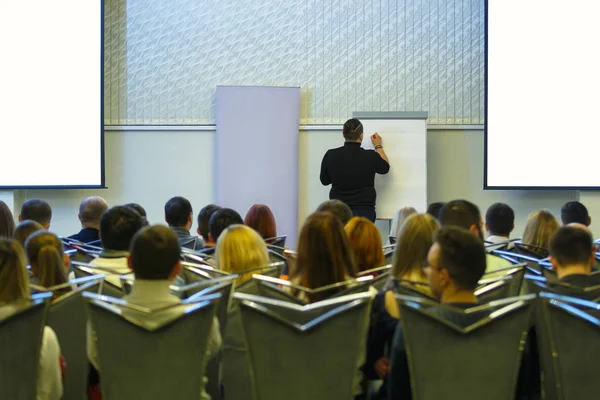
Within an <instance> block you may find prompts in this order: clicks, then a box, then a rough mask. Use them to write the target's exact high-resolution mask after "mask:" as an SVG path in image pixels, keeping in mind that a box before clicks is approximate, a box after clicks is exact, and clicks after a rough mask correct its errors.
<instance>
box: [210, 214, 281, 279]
mask: <svg viewBox="0 0 600 400" xmlns="http://www.w3.org/2000/svg"><path fill="white" fill-rule="evenodd" d="M215 258H216V260H217V265H218V267H219V269H220V270H222V271H225V272H229V273H232V274H237V273H239V272H240V271H244V270H248V269H252V268H257V267H262V266H265V265H267V264H269V251H268V250H267V245H266V244H265V241H264V240H263V238H262V237H261V236H260V235H259V234H258V233H257V232H256V231H255V230H254V229H252V228H250V227H248V226H245V225H237V224H236V225H231V226H230V227H229V228H227V229H225V230H224V231H223V233H221V236H219V240H218V241H217V246H216V249H215ZM255 273H260V271H255V272H253V273H248V274H242V275H240V277H239V278H238V279H237V283H238V284H240V283H243V282H245V281H247V280H248V279H250V278H252V275H253V274H255Z"/></svg>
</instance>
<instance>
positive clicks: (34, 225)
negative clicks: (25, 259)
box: [13, 219, 44, 248]
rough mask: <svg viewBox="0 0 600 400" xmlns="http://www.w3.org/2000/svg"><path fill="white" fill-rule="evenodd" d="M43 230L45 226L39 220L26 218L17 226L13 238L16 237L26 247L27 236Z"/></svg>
mask: <svg viewBox="0 0 600 400" xmlns="http://www.w3.org/2000/svg"><path fill="white" fill-rule="evenodd" d="M43 230H44V227H43V226H42V225H41V224H39V223H38V222H35V221H32V220H30V219H26V220H25V221H21V222H20V223H19V225H17V227H16V228H15V233H14V235H13V239H15V240H16V241H17V242H19V244H20V245H21V246H23V248H25V242H26V241H27V238H28V237H29V236H31V235H33V234H34V233H35V232H37V231H43Z"/></svg>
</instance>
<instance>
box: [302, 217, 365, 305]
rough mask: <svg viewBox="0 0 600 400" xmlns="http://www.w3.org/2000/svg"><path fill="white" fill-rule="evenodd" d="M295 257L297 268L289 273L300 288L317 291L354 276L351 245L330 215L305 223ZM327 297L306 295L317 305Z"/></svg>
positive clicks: (311, 218)
mask: <svg viewBox="0 0 600 400" xmlns="http://www.w3.org/2000/svg"><path fill="white" fill-rule="evenodd" d="M297 253H298V254H297V261H296V267H295V269H294V270H293V271H290V272H291V278H292V279H297V280H298V281H299V283H300V285H302V286H305V287H308V288H311V289H316V288H319V287H322V286H326V285H330V284H333V283H337V282H343V281H345V280H347V279H348V278H350V277H354V276H356V264H355V261H354V255H353V252H352V247H351V246H350V241H349V239H348V237H347V236H346V233H345V232H344V227H343V225H342V223H341V222H340V221H339V219H337V218H336V217H335V216H334V215H333V214H331V213H328V212H316V213H314V214H312V215H311V216H309V217H308V218H307V219H306V221H305V222H304V225H303V226H302V230H301V231H300V237H299V238H298V247H297ZM330 295H331V293H321V294H318V295H309V300H310V301H311V302H314V301H319V300H321V299H322V298H324V297H328V296H330Z"/></svg>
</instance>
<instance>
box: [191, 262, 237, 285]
mask: <svg viewBox="0 0 600 400" xmlns="http://www.w3.org/2000/svg"><path fill="white" fill-rule="evenodd" d="M181 266H182V267H183V268H182V270H183V273H182V276H183V280H184V281H185V283H186V284H190V283H194V282H197V281H203V280H206V279H215V278H222V277H224V276H229V275H230V274H229V273H227V272H225V271H221V270H219V269H217V268H214V267H212V266H210V265H206V264H198V263H191V262H188V261H183V262H182V263H181Z"/></svg>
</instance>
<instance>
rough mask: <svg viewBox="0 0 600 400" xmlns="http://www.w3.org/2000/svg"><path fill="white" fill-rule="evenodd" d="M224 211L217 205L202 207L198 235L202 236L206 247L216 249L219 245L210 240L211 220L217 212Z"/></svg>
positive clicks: (199, 215) (199, 214)
mask: <svg viewBox="0 0 600 400" xmlns="http://www.w3.org/2000/svg"><path fill="white" fill-rule="evenodd" d="M219 210H222V208H221V207H219V206H218V205H216V204H209V205H207V206H204V207H202V210H200V212H199V213H198V235H200V236H202V239H203V242H204V247H205V248H207V247H210V248H212V247H215V246H216V245H217V244H216V243H215V242H213V241H212V240H211V239H210V228H209V224H210V218H211V217H212V216H213V214H214V213H216V212H217V211H219Z"/></svg>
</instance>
